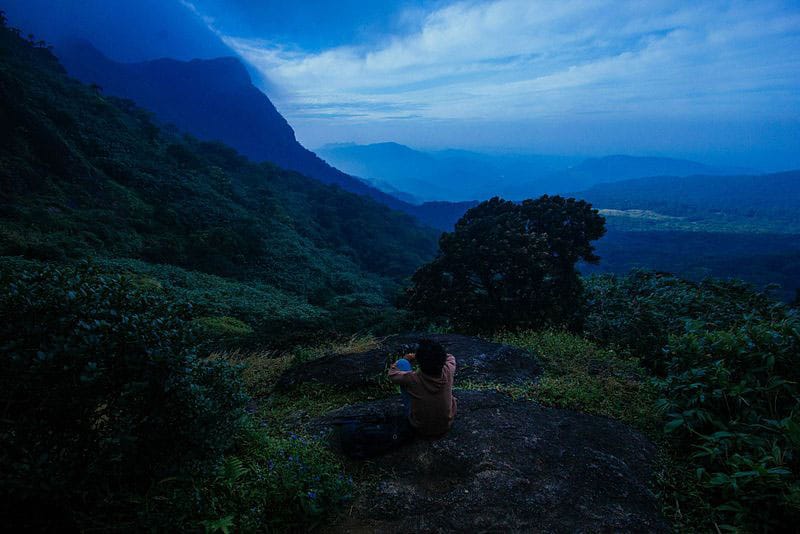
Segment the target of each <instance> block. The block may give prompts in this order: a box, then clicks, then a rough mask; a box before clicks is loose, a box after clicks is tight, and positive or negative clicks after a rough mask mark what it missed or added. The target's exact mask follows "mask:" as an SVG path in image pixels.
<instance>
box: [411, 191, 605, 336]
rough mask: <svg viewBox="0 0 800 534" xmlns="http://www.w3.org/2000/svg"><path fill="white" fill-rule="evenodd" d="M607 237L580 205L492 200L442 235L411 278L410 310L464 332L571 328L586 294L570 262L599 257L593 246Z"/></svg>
mask: <svg viewBox="0 0 800 534" xmlns="http://www.w3.org/2000/svg"><path fill="white" fill-rule="evenodd" d="M604 232H605V229H604V220H603V218H602V217H601V216H600V215H598V213H597V210H593V209H592V207H591V205H589V204H587V203H586V202H583V201H578V200H575V199H564V198H562V197H558V196H554V197H550V196H547V195H544V196H542V197H541V198H539V199H536V200H525V201H523V202H522V203H520V204H517V203H514V202H510V201H505V200H502V199H499V198H493V199H491V200H488V201H486V202H483V203H481V204H479V205H478V206H476V207H474V208H472V209H470V210H469V211H467V213H466V214H465V215H464V216H463V217H462V218H461V219H460V220H459V221H458V223H457V224H456V228H455V231H454V232H451V233H445V234H443V235H442V237H441V239H440V240H439V254H438V256H437V257H436V258H435V259H434V260H433V261H432V262H430V263H428V264H426V265H424V266H422V267H421V268H420V269H419V270H418V271H417V272H416V273H415V274H414V276H413V278H412V282H413V287H412V288H411V289H410V290H409V293H408V306H409V307H410V308H411V309H412V310H414V311H415V312H417V313H418V314H420V315H422V316H424V317H428V318H432V319H438V318H445V319H446V320H447V321H448V322H449V323H450V324H451V325H453V326H455V327H456V328H460V329H465V330H473V331H494V330H498V329H500V328H503V327H505V328H514V329H516V328H543V327H547V326H552V325H559V326H568V327H571V328H574V327H575V326H577V325H578V324H579V323H580V321H581V310H582V303H581V298H582V290H583V288H582V284H581V280H580V277H579V275H578V272H577V270H576V269H575V264H576V263H577V262H578V261H579V260H583V261H586V262H596V261H598V260H599V258H597V257H596V256H595V255H594V253H593V247H592V245H591V242H592V241H594V240H596V239H598V238H600V237H601V236H602V235H603V233H604Z"/></svg>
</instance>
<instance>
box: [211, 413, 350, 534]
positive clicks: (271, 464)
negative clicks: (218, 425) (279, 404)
mask: <svg viewBox="0 0 800 534" xmlns="http://www.w3.org/2000/svg"><path fill="white" fill-rule="evenodd" d="M197 489H198V492H199V494H200V500H201V503H202V504H201V506H202V508H203V510H204V515H205V517H204V519H203V521H202V524H203V525H204V526H205V527H206V529H207V531H212V532H213V531H216V530H222V526H223V525H226V526H227V528H229V529H230V530H236V531H240V532H255V531H265V530H266V531H272V530H281V531H282V530H299V529H304V530H305V529H309V528H311V527H312V526H314V525H319V524H320V523H321V522H322V521H323V520H324V519H325V518H326V517H328V516H330V514H332V513H334V512H336V511H338V510H339V509H340V507H341V506H342V504H343V503H346V502H347V501H349V500H350V499H351V498H352V494H353V482H352V479H350V478H349V477H346V476H345V475H344V474H343V472H342V466H341V464H340V463H339V462H338V461H337V460H336V458H335V457H334V456H333V454H332V453H331V452H329V451H328V450H327V449H325V448H324V447H323V446H322V445H321V444H320V443H318V442H316V441H314V440H310V439H307V438H305V437H302V436H297V435H294V434H291V435H289V436H287V437H277V436H269V435H267V433H266V432H264V431H261V430H257V429H255V428H250V429H249V430H247V431H246V432H245V433H244V436H243V437H242V439H241V443H240V447H239V452H238V454H237V455H236V456H228V457H226V458H225V461H224V462H223V463H222V464H221V465H220V468H219V469H218V470H217V473H216V474H215V476H214V477H213V478H211V479H210V480H208V481H206V482H205V484H204V485H203V487H199V488H197Z"/></svg>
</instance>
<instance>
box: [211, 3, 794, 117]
mask: <svg viewBox="0 0 800 534" xmlns="http://www.w3.org/2000/svg"><path fill="white" fill-rule="evenodd" d="M221 37H222V38H223V40H224V42H225V43H226V44H227V45H228V46H230V47H231V48H232V49H234V50H235V51H236V52H237V53H238V54H239V55H240V56H241V57H243V58H244V59H245V60H246V61H247V62H249V63H250V64H251V65H252V66H253V67H254V68H256V69H257V70H258V71H260V72H261V73H262V74H263V75H264V76H265V77H266V78H267V79H269V80H270V81H271V82H272V83H273V84H275V85H277V86H279V87H281V88H282V89H283V95H284V96H283V98H282V101H281V102H280V105H281V107H282V109H283V110H284V111H285V112H286V113H287V115H289V116H290V117H303V115H304V114H306V113H308V114H313V115H320V114H324V115H325V116H336V115H341V116H342V117H345V116H348V117H354V118H358V119H359V120H361V119H369V120H380V119H387V118H391V117H393V116H397V113H398V111H399V110H402V111H406V112H413V114H414V115H415V116H420V117H424V118H429V119H481V120H486V119H498V120H511V119H515V118H517V119H520V118H529V119H535V118H536V117H540V116H558V115H564V114H575V113H579V114H611V115H615V116H624V115H626V114H638V115H647V116H650V115H654V116H661V115H666V116H673V115H695V116H696V115H697V114H720V113H722V114H728V115H731V114H746V115H747V114H751V115H752V114H760V115H763V114H765V113H766V114H770V113H774V114H776V115H784V116H785V114H787V113H790V114H793V115H794V116H797V115H798V111H799V110H800V105H798V104H799V103H800V96H798V95H800V90H799V89H800V54H797V50H800V13H798V12H797V10H792V9H791V8H789V7H787V6H785V5H782V4H780V3H770V2H758V3H737V2H734V3H730V2H708V1H706V2H696V3H695V2H693V3H684V2H677V3H676V2H662V1H652V2H618V1H597V2H590V3H587V2H584V1H577V0H562V1H538V2H533V1H531V0H498V1H492V2H457V3H453V4H450V5H447V6H445V7H442V8H440V9H438V10H435V11H432V12H430V13H428V14H427V15H426V16H424V17H422V18H421V21H420V23H419V24H418V25H417V26H416V27H415V28H413V29H412V30H411V31H408V32H407V33H405V34H403V35H387V36H385V38H384V39H383V40H381V41H380V42H376V43H366V44H359V43H352V44H348V45H346V46H339V47H336V48H331V49H327V50H322V51H320V52H315V53H305V52H304V51H302V50H297V49H291V48H287V47H285V46H283V45H281V44H280V43H274V42H270V41H266V40H259V39H248V38H240V37H236V36H233V35H224V34H223V35H221Z"/></svg>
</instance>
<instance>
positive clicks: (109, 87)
mask: <svg viewBox="0 0 800 534" xmlns="http://www.w3.org/2000/svg"><path fill="white" fill-rule="evenodd" d="M56 54H57V55H58V57H59V59H60V60H61V62H62V64H63V65H64V67H65V68H66V69H67V72H68V73H69V74H70V75H71V76H74V77H76V78H78V79H79V80H81V81H84V82H86V83H96V84H98V85H99V86H100V87H101V88H102V91H103V92H104V93H106V94H110V95H113V96H118V97H122V98H128V99H131V100H133V101H134V102H136V103H137V104H139V105H140V106H142V107H144V108H146V109H149V110H150V111H152V112H154V113H155V115H156V117H157V118H158V120H159V121H160V122H162V123H165V124H169V123H172V124H174V125H175V126H177V127H178V128H179V129H180V130H184V131H187V132H189V133H191V134H193V135H195V136H197V137H199V138H200V139H204V140H217V141H222V142H224V143H226V144H228V145H230V146H232V147H234V148H235V149H237V150H238V151H239V152H241V153H242V154H244V155H245V156H247V157H249V158H250V159H252V160H255V161H270V162H272V163H274V164H276V165H278V166H280V167H283V168H286V169H290V170H293V171H297V172H299V173H302V174H305V175H306V176H310V177H312V178H316V179H317V180H319V181H321V182H324V183H328V184H336V185H338V186H340V187H341V188H342V189H345V190H347V191H350V192H353V193H358V194H361V195H366V196H369V197H371V198H373V199H375V200H378V201H379V202H382V203H383V204H385V205H387V206H389V207H392V208H394V209H400V210H403V211H410V210H412V207H411V206H410V204H408V203H406V202H403V201H402V200H399V199H398V198H396V197H394V196H391V195H389V194H386V193H384V192H382V191H380V190H378V189H376V188H374V187H372V186H370V185H368V184H367V183H365V182H364V181H362V180H359V179H357V178H355V177H353V176H349V175H347V174H345V173H343V172H341V171H339V170H338V169H335V168H333V167H331V166H330V165H328V164H327V163H325V162H324V161H322V160H321V159H320V158H318V157H317V156H316V154H314V153H313V152H311V151H310V150H308V149H306V148H305V147H303V146H302V145H301V144H300V143H299V142H298V141H297V139H296V138H295V134H294V130H292V127H291V126H290V125H289V123H288V122H286V119H284V118H283V116H281V114H280V113H279V112H278V111H277V110H276V109H275V106H274V105H273V104H272V102H270V100H269V98H268V97H267V96H266V95H265V94H264V93H263V92H261V91H260V90H259V89H258V88H257V87H255V86H254V85H253V84H252V82H251V80H250V76H249V74H248V72H247V70H246V69H245V67H244V66H243V65H242V63H241V62H240V61H239V60H238V59H236V58H232V57H226V58H219V59H204V60H200V59H194V60H191V61H177V60H173V59H157V60H152V61H144V62H139V63H120V62H116V61H112V60H110V59H109V58H107V57H105V56H104V55H103V54H102V53H100V52H99V51H98V50H97V49H96V48H94V47H93V46H92V45H91V44H90V43H88V42H87V41H84V40H70V41H66V42H64V43H61V44H59V45H58V46H57V47H56Z"/></svg>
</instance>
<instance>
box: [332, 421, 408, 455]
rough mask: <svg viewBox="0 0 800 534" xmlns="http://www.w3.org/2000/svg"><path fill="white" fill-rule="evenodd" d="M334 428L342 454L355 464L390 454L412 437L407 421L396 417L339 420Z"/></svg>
mask: <svg viewBox="0 0 800 534" xmlns="http://www.w3.org/2000/svg"><path fill="white" fill-rule="evenodd" d="M333 427H334V431H335V432H334V435H335V439H336V440H337V442H338V444H339V447H340V448H341V450H342V452H343V453H344V454H346V455H347V456H349V457H350V458H354V459H357V460H363V459H365V458H374V457H375V456H379V455H381V454H384V453H386V452H389V451H390V450H392V449H395V448H397V447H399V446H401V445H403V444H405V443H408V442H409V441H411V440H412V439H413V437H414V429H413V428H412V427H411V423H409V422H408V418H407V417H405V416H399V415H387V416H377V417H376V416H374V415H370V416H361V417H358V416H351V417H339V418H336V419H334V420H333Z"/></svg>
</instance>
